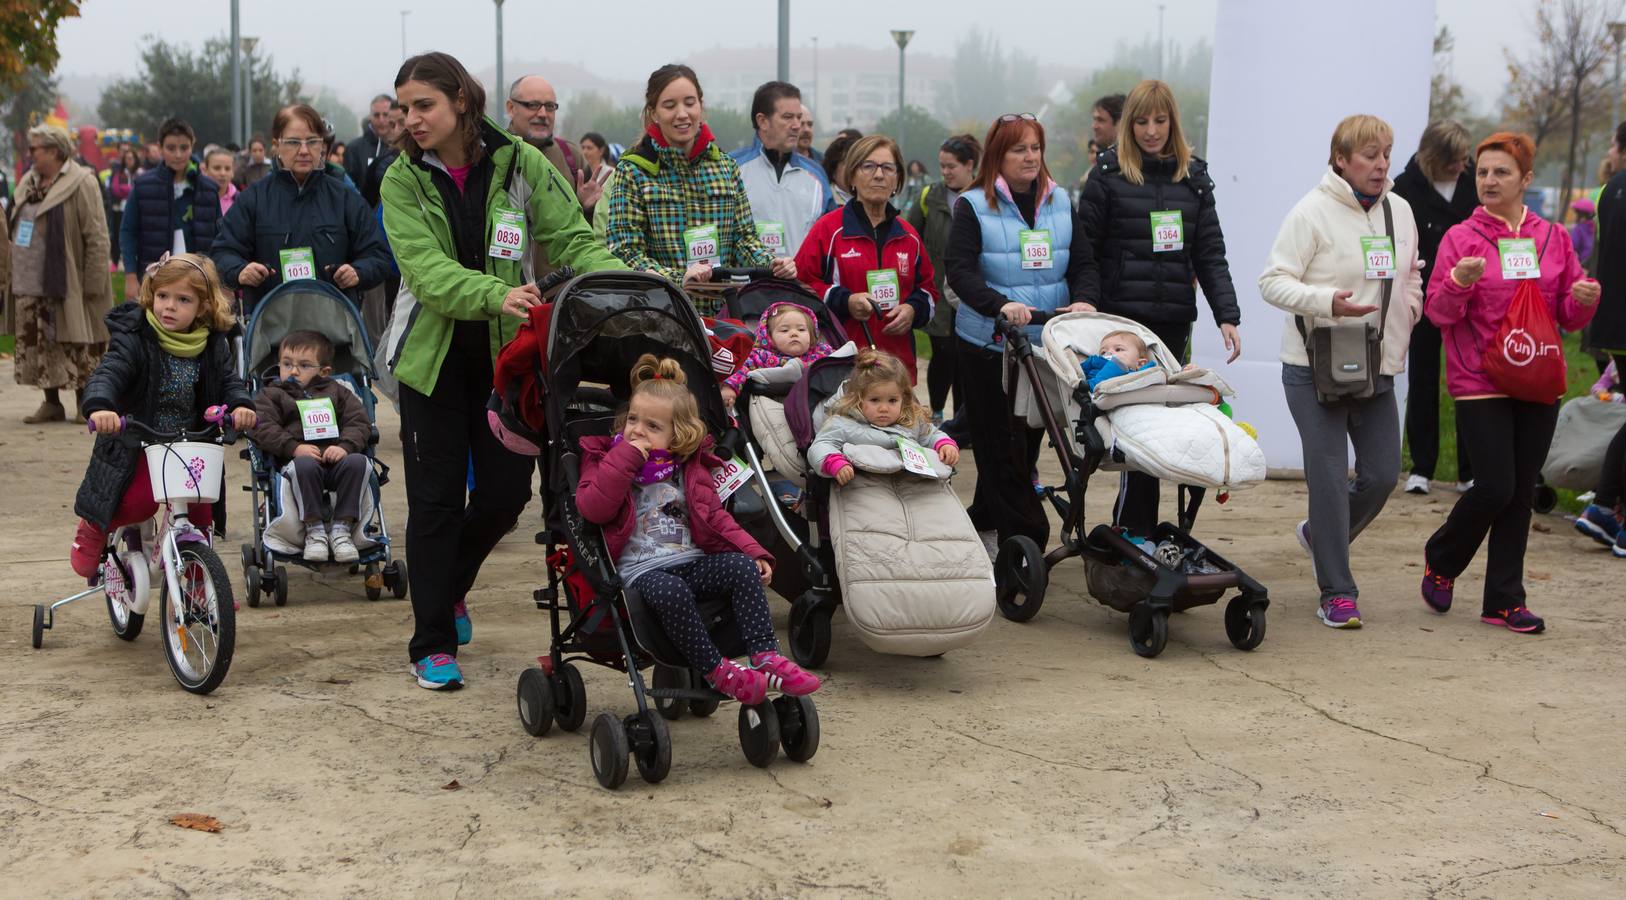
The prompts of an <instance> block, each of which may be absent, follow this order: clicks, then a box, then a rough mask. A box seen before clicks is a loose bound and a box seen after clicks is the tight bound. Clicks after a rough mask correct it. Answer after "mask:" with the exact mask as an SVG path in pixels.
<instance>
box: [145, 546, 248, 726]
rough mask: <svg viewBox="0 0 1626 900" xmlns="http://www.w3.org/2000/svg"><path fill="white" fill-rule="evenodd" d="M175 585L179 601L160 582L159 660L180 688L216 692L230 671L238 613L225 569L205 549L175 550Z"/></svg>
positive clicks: (217, 557) (211, 551)
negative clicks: (164, 661) (161, 646)
mask: <svg viewBox="0 0 1626 900" xmlns="http://www.w3.org/2000/svg"><path fill="white" fill-rule="evenodd" d="M178 549H179V555H180V569H179V571H178V572H177V573H176V580H177V581H178V582H179V583H180V588H181V595H180V596H179V597H174V596H171V592H170V589H169V580H168V579H167V578H166V579H165V580H164V582H163V593H162V595H161V598H160V607H159V609H160V617H161V618H162V619H163V622H164V658H165V659H167V660H168V661H169V670H170V671H171V672H173V673H174V674H175V680H176V681H178V682H180V683H181V687H183V688H185V689H187V690H189V691H191V692H192V693H194V694H207V693H209V692H210V691H212V690H214V689H215V688H217V687H219V686H220V682H222V681H224V680H225V678H226V670H227V669H229V668H231V656H232V650H233V649H234V648H235V647H236V645H237V613H236V609H235V605H234V604H233V603H232V595H231V581H230V580H228V579H227V577H226V565H225V563H222V562H221V561H220V557H219V556H218V555H216V554H215V552H214V550H212V549H210V548H209V547H208V545H206V544H203V543H201V542H187V543H183V544H181V545H180V547H179V548H178Z"/></svg>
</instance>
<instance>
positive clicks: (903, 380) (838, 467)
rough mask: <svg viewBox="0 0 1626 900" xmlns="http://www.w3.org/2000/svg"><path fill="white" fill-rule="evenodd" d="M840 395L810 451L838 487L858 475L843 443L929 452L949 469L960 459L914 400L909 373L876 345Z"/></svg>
mask: <svg viewBox="0 0 1626 900" xmlns="http://www.w3.org/2000/svg"><path fill="white" fill-rule="evenodd" d="M836 397H837V398H838V399H837V400H836V401H835V405H834V407H833V408H832V409H831V410H830V417H829V418H827V419H825V420H824V424H823V425H822V426H820V427H819V433H818V434H817V435H816V436H815V437H814V438H813V443H812V444H810V445H809V446H808V448H807V461H808V462H809V463H810V464H811V465H812V466H813V467H814V468H815V469H818V470H819V471H820V472H822V473H824V475H825V476H827V477H830V478H834V479H835V480H836V484H842V485H844V484H846V483H847V482H849V481H852V480H853V475H854V474H855V472H854V470H853V465H852V463H851V462H848V461H847V457H846V456H845V455H843V454H842V452H841V448H842V445H844V444H855V445H864V444H868V445H872V446H876V447H886V448H890V449H899V450H902V451H903V452H906V453H907V452H909V450H914V451H916V452H924V451H926V450H930V451H932V452H934V453H936V454H937V458H938V459H940V460H942V462H943V464H944V465H946V466H952V465H954V464H955V463H957V462H959V461H960V446H959V445H958V444H956V443H954V439H953V438H950V437H949V436H948V435H946V434H944V433H943V430H942V429H941V428H938V427H936V426H934V425H933V424H932V411H931V410H929V409H927V408H926V407H925V405H924V404H922V403H921V402H920V401H919V400H916V399H915V390H914V386H913V385H912V384H910V382H909V370H908V368H906V367H905V366H904V364H903V361H902V360H900V359H898V358H897V357H896V356H893V355H892V354H890V353H887V352H886V351H884V350H876V349H875V348H873V347H865V348H864V349H863V350H860V351H858V358H857V360H856V362H854V363H853V372H852V375H850V376H848V378H847V381H846V383H845V384H844V385H843V386H842V390H841V393H839V394H837V395H836Z"/></svg>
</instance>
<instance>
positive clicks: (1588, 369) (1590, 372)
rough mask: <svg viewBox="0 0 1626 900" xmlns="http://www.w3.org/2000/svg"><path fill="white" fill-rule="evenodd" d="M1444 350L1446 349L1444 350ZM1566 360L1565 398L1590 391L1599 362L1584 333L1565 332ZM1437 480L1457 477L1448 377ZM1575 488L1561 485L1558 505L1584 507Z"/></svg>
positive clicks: (1406, 456) (1405, 456) (1405, 455)
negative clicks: (1589, 353) (1586, 350)
mask: <svg viewBox="0 0 1626 900" xmlns="http://www.w3.org/2000/svg"><path fill="white" fill-rule="evenodd" d="M1442 353H1443V351H1442ZM1564 361H1565V363H1566V364H1567V366H1568V370H1569V386H1568V388H1566V390H1565V391H1564V399H1565V400H1568V399H1570V398H1571V397H1579V396H1581V395H1583V394H1586V393H1588V392H1589V391H1590V390H1591V388H1592V384H1593V382H1595V381H1597V380H1598V366H1597V364H1596V363H1594V362H1593V361H1592V357H1590V356H1587V355H1586V354H1585V353H1582V352H1581V335H1580V334H1579V333H1576V334H1566V335H1564ZM1440 372H1441V373H1442V374H1443V373H1444V372H1445V364H1444V363H1443V362H1442V363H1441V364H1440ZM1401 467H1402V468H1401V471H1403V472H1409V471H1411V448H1410V447H1409V446H1408V447H1405V448H1404V449H1403V451H1402V454H1401ZM1434 480H1435V481H1445V482H1454V481H1456V480H1457V407H1456V404H1455V403H1453V402H1452V401H1451V396H1450V395H1449V394H1448V393H1447V392H1446V389H1445V378H1444V377H1442V378H1441V379H1440V461H1439V463H1438V464H1437V465H1436V466H1435V467H1434ZM1575 497H1576V492H1575V491H1567V490H1564V489H1563V488H1559V489H1558V508H1559V509H1562V510H1566V511H1568V512H1572V513H1578V512H1580V511H1581V504H1580V503H1579V502H1577V501H1576V499H1575Z"/></svg>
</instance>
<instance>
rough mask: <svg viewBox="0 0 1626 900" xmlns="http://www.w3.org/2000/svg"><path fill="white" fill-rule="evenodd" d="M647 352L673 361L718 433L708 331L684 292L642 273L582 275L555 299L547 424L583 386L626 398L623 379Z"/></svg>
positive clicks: (720, 416)
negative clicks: (598, 388)
mask: <svg viewBox="0 0 1626 900" xmlns="http://www.w3.org/2000/svg"><path fill="white" fill-rule="evenodd" d="M645 353H653V354H655V355H656V356H668V357H671V358H673V359H675V360H677V361H678V363H679V364H680V365H681V366H682V367H683V372H684V374H685V375H687V376H688V383H689V389H690V390H691V391H693V392H694V396H695V399H696V400H697V401H698V402H699V405H700V416H701V418H702V419H704V420H705V422H706V428H707V430H708V431H710V432H711V433H712V434H718V433H720V432H721V431H722V430H723V428H724V427H725V426H726V425H727V421H728V415H727V411H726V409H725V408H724V406H723V398H722V393H721V392H720V391H719V390H718V388H717V378H716V375H715V374H714V373H713V372H712V369H711V346H710V344H709V343H708V341H707V340H706V329H705V326H704V324H702V323H701V321H700V316H699V314H698V313H696V312H695V311H694V307H693V306H691V305H690V304H689V300H688V298H687V297H685V296H684V294H683V292H682V291H680V290H678V288H677V287H676V286H675V285H673V284H672V283H671V282H669V281H667V280H666V279H664V278H661V277H659V276H656V275H649V274H645V273H642V272H594V273H589V274H586V275H582V276H580V277H578V278H576V279H574V280H573V281H571V282H570V283H569V284H567V285H565V287H564V289H563V290H562V291H560V292H559V295H558V297H556V298H555V299H554V303H553V320H552V322H551V323H550V326H549V333H548V352H547V365H548V372H547V398H548V399H547V404H548V407H549V413H550V415H549V417H548V418H549V421H550V423H562V422H564V421H565V416H564V410H565V408H566V407H567V406H569V405H570V404H571V403H573V402H575V401H576V399H577V393H578V390H579V389H580V388H581V386H582V385H583V384H599V385H605V386H607V387H608V388H609V389H610V392H611V393H612V394H614V395H615V397H617V398H618V399H620V400H623V401H624V400H626V399H628V397H630V395H631V388H630V385H629V379H628V375H630V374H631V372H632V366H633V363H635V362H637V361H638V357H640V356H642V355H643V354H645Z"/></svg>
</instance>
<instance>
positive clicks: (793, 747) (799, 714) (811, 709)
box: [773, 695, 819, 762]
mask: <svg viewBox="0 0 1626 900" xmlns="http://www.w3.org/2000/svg"><path fill="white" fill-rule="evenodd" d="M773 705H774V709H775V710H776V711H777V712H778V713H779V740H780V743H782V744H784V747H785V758H786V759H788V760H790V761H791V762H807V761H808V760H810V759H812V758H813V754H815V753H817V752H819V708H818V707H816V706H814V705H813V698H812V697H791V696H788V695H787V696H782V697H775V698H774V700H773Z"/></svg>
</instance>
